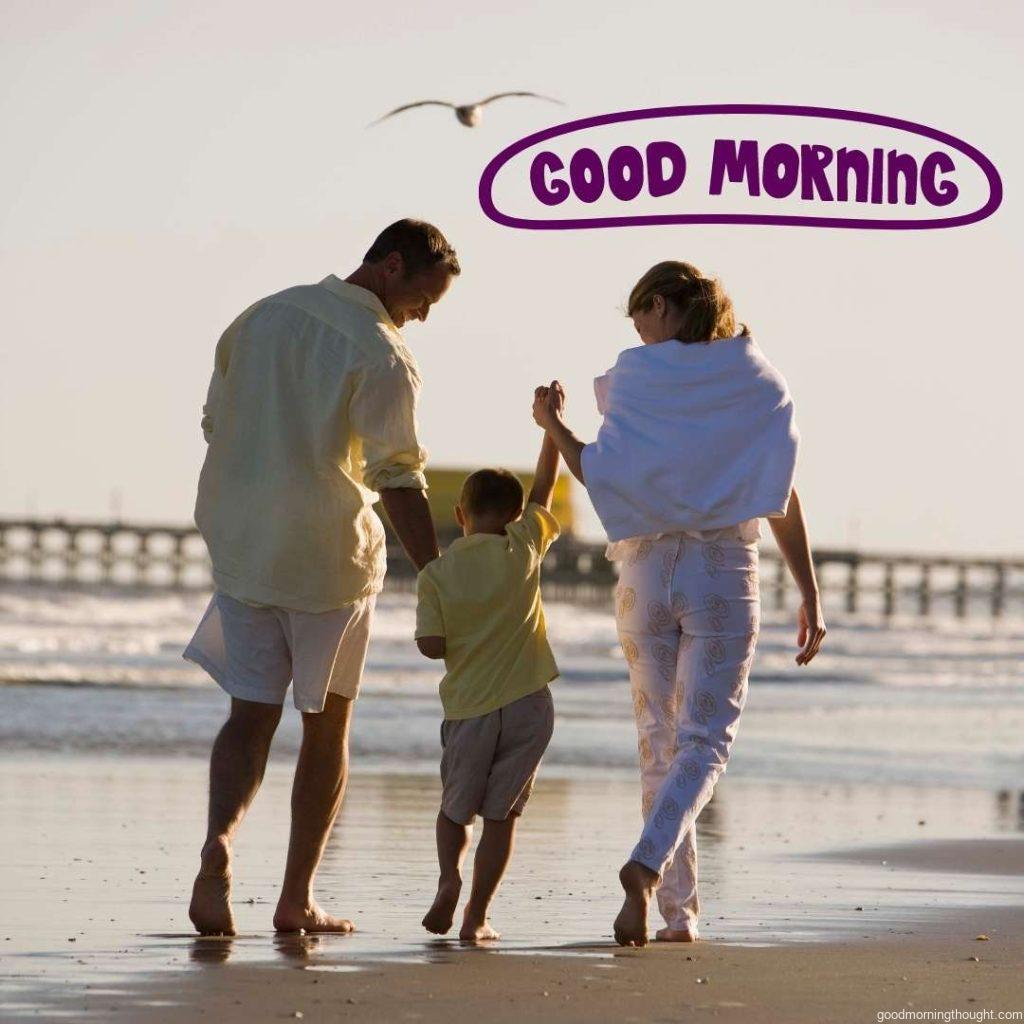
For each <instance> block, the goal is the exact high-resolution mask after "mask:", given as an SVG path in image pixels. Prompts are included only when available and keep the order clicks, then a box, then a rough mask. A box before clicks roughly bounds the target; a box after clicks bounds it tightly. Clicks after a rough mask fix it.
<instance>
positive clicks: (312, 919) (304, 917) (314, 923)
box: [274, 900, 356, 934]
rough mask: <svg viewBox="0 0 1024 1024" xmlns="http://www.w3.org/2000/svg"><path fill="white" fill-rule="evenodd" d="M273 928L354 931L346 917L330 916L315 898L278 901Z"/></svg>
mask: <svg viewBox="0 0 1024 1024" xmlns="http://www.w3.org/2000/svg"><path fill="white" fill-rule="evenodd" d="M274 928H275V929H276V930H277V931H279V932H306V934H309V933H311V932H342V933H347V932H354V931H355V930H356V926H355V925H354V924H353V923H352V922H351V921H350V920H349V919H348V918H347V917H332V916H331V915H330V914H328V913H327V912H326V911H325V910H322V909H321V907H320V905H319V904H318V903H317V902H316V901H315V900H310V901H309V902H305V903H295V904H292V903H284V902H281V903H278V905H277V910H275V911H274Z"/></svg>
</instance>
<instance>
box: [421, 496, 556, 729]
mask: <svg viewBox="0 0 1024 1024" xmlns="http://www.w3.org/2000/svg"><path fill="white" fill-rule="evenodd" d="M558 534H559V526H558V520H557V519H555V517H554V516H553V515H552V514H551V513H550V512H549V511H548V510H547V509H546V508H544V506H543V505H538V504H536V503H534V502H531V503H530V504H528V505H527V506H526V510H525V511H524V512H523V514H522V516H521V517H520V518H519V519H517V520H515V521H514V522H511V523H509V524H508V526H506V527H505V534H504V536H502V535H500V534H492V533H474V534H471V535H470V536H468V537H460V538H459V539H458V540H455V541H453V542H452V543H451V544H450V545H449V547H448V550H447V551H445V553H444V554H443V555H442V556H441V557H440V558H438V559H435V560H434V561H433V562H431V563H430V564H429V565H427V566H426V567H425V568H424V569H423V570H422V572H420V574H419V579H418V581H417V597H418V601H417V606H416V636H417V637H422V636H443V637H444V638H445V656H444V661H445V667H446V668H447V670H448V671H447V672H446V673H445V677H444V679H442V680H441V703H442V705H443V706H444V716H445V718H446V719H459V718H474V717H476V716H477V715H485V714H487V713H488V712H490V711H496V710H497V709H498V708H502V707H504V706H505V705H506V704H511V703H512V701H514V700H519V698H520V697H525V696H526V695H527V694H529V693H533V692H535V691H536V690H539V689H541V688H542V687H543V686H546V685H547V684H548V683H549V682H551V680H552V679H554V678H555V677H556V676H557V675H558V666H557V665H556V664H555V658H554V655H553V654H552V653H551V647H550V646H549V645H548V638H547V630H546V628H545V624H544V608H543V606H542V605H541V599H540V563H541V560H542V559H543V558H544V555H545V554H546V553H547V550H548V548H549V547H550V546H551V542H552V541H554V540H555V538H557V537H558Z"/></svg>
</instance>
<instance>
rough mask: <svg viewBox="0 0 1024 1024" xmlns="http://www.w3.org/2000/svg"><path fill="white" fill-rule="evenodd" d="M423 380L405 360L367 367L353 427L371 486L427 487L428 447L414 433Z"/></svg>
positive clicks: (352, 408)
mask: <svg viewBox="0 0 1024 1024" xmlns="http://www.w3.org/2000/svg"><path fill="white" fill-rule="evenodd" d="M418 397H419V379H418V377H417V376H416V374H415V371H414V370H413V369H412V368H411V367H409V366H407V365H406V364H405V363H404V362H402V360H401V359H398V358H397V357H392V358H389V359H387V360H383V361H381V362H380V363H378V364H375V365H372V366H369V367H366V368H365V369H364V370H363V371H362V372H361V373H360V374H359V375H358V376H357V378H356V385H355V389H354V391H353V393H352V398H351V401H350V404H349V423H350V424H351V427H352V432H353V433H354V434H356V435H357V436H358V437H359V439H360V440H361V441H362V449H363V460H364V466H363V483H365V484H366V486H367V487H369V488H370V490H372V491H382V490H386V489H388V488H395V487H409V488H414V489H416V490H426V487H427V479H426V477H425V476H424V472H423V471H424V468H425V466H426V463H427V452H426V449H425V448H422V447H420V444H419V441H418V440H417V437H416V400H417V398H418Z"/></svg>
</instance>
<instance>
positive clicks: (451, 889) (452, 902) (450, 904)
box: [423, 879, 462, 935]
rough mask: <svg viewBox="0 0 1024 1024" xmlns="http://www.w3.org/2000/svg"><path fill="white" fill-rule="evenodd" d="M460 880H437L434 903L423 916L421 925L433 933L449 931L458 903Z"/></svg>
mask: <svg viewBox="0 0 1024 1024" xmlns="http://www.w3.org/2000/svg"><path fill="white" fill-rule="evenodd" d="M461 893H462V881H461V879H460V880H459V881H453V882H439V883H438V886H437V895H436V896H435V897H434V903H433V905H432V906H431V908H430V909H429V910H428V911H427V913H426V916H425V917H424V918H423V927H424V928H426V929H427V931H428V932H433V933H434V934H435V935H446V934H447V933H448V932H449V931H451V927H452V921H453V920H454V919H455V908H456V907H457V906H458V905H459V896H460V895H461Z"/></svg>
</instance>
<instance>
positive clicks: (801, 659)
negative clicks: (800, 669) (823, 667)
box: [796, 601, 826, 665]
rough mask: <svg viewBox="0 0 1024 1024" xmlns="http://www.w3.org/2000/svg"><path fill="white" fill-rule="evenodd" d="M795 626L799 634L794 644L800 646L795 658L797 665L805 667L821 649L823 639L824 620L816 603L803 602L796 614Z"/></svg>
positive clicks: (819, 605) (819, 606)
mask: <svg viewBox="0 0 1024 1024" xmlns="http://www.w3.org/2000/svg"><path fill="white" fill-rule="evenodd" d="M797 625H798V626H799V628H800V632H799V634H798V635H797V640H796V642H797V643H798V644H799V645H800V653H799V654H798V655H797V656H796V663H797V664H798V665H806V664H807V663H808V662H809V661H810V660H811V659H812V658H813V657H814V656H815V655H816V654H817V653H818V649H819V648H820V647H821V642H822V640H824V639H825V632H826V630H825V618H824V616H823V615H822V613H821V604H820V603H819V602H818V601H804V602H803V603H802V604H801V605H800V611H799V613H798V614H797Z"/></svg>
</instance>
